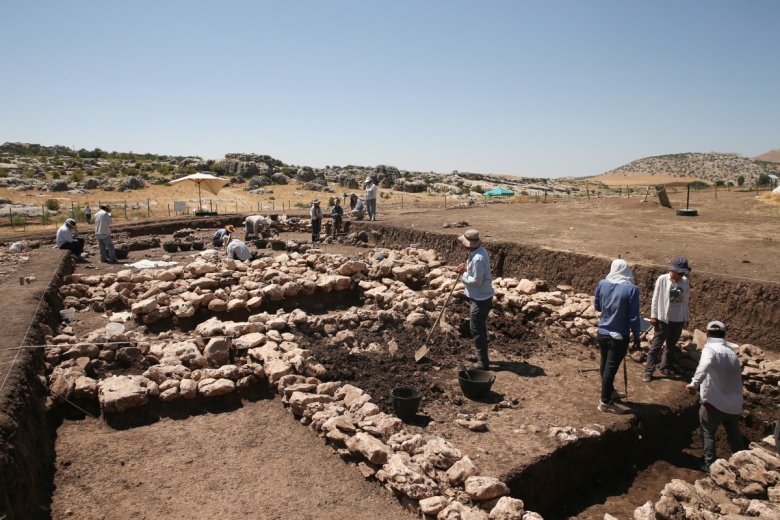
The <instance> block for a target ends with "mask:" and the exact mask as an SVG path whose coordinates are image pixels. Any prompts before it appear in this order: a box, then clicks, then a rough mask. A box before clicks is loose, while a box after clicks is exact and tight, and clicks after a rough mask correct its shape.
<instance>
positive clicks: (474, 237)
mask: <svg viewBox="0 0 780 520" xmlns="http://www.w3.org/2000/svg"><path fill="white" fill-rule="evenodd" d="M458 240H460V243H461V244H463V245H464V246H466V247H479V246H481V245H482V240H480V239H479V231H477V230H476V229H469V230H468V231H466V232H465V233H463V235H462V236H459V237H458Z"/></svg>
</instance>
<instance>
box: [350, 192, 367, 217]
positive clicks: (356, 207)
mask: <svg viewBox="0 0 780 520" xmlns="http://www.w3.org/2000/svg"><path fill="white" fill-rule="evenodd" d="M349 214H350V215H352V217H353V218H354V219H355V220H363V219H364V218H365V216H366V206H365V205H364V204H363V201H362V200H360V199H359V198H358V196H357V195H355V194H354V193H353V194H352V195H350V196H349Z"/></svg>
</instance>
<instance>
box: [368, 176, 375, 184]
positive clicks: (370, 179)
mask: <svg viewBox="0 0 780 520" xmlns="http://www.w3.org/2000/svg"><path fill="white" fill-rule="evenodd" d="M369 182H374V179H372V178H371V177H366V184H368V183H369Z"/></svg>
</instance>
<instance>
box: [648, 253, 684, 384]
mask: <svg viewBox="0 0 780 520" xmlns="http://www.w3.org/2000/svg"><path fill="white" fill-rule="evenodd" d="M690 272H691V268H690V267H689V266H688V260H687V259H686V258H685V257H684V256H678V257H677V258H675V259H674V260H673V261H672V263H671V264H669V273H667V274H662V275H661V276H659V277H658V279H657V280H656V281H655V290H654V291H653V301H652V303H651V304H650V323H651V324H652V325H653V327H654V331H653V341H652V342H651V343H650V351H649V352H648V353H647V364H646V365H645V377H644V381H645V382H648V383H649V382H650V381H652V380H653V372H655V369H656V367H658V368H659V369H660V371H661V373H662V374H664V375H665V376H669V377H675V376H677V375H678V374H676V373H675V372H674V371H673V370H672V367H671V365H672V358H673V356H674V349H675V346H676V345H677V341H678V340H679V339H680V335H681V334H682V331H683V327H684V326H685V323H686V322H687V321H688V292H689V287H690V286H689V284H688V279H687V278H686V277H685V275H686V274H688V273H690ZM659 357H660V364H659Z"/></svg>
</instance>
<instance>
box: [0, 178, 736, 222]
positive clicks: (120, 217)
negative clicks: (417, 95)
mask: <svg viewBox="0 0 780 520" xmlns="http://www.w3.org/2000/svg"><path fill="white" fill-rule="evenodd" d="M653 187H654V185H651V186H647V185H630V184H627V185H624V186H616V187H613V188H609V187H605V186H603V185H589V184H587V183H586V185H585V187H584V188H569V189H559V188H555V189H553V188H546V187H541V186H540V187H529V188H526V189H523V190H520V192H519V193H515V194H514V195H512V196H497V197H487V196H484V195H482V194H481V193H476V192H471V194H468V195H445V194H434V193H427V192H422V193H399V192H390V191H382V192H380V194H379V195H380V196H379V200H378V201H377V206H378V207H377V211H378V212H380V213H381V211H382V208H384V209H385V210H387V209H415V208H418V209H425V208H435V207H444V208H455V207H464V206H482V205H488V204H514V203H545V202H550V201H560V200H590V199H599V198H608V197H627V198H632V197H637V198H641V197H644V198H645V200H646V199H647V197H648V196H649V195H652V196H655V190H651V189H650V188H653ZM718 190H720V191H723V190H728V191H732V190H738V191H747V190H745V189H739V188H730V187H721V188H717V187H706V188H700V187H695V188H693V189H692V190H691V192H692V193H695V192H698V191H708V192H714V196H715V198H717V194H718ZM666 191H667V193H668V194H670V195H672V194H684V193H685V192H686V187H685V186H675V187H672V186H667V188H666ZM317 196H318V193H316V192H314V193H312V194H311V196H310V198H305V197H304V198H300V199H299V200H286V201H280V200H265V201H256V202H253V203H249V202H246V201H238V200H235V199H219V198H216V199H214V198H212V199H203V200H202V201H201V206H200V207H199V206H198V203H197V202H194V201H192V200H189V201H177V202H165V203H158V202H156V201H154V200H153V199H150V198H147V199H142V200H128V199H118V200H104V199H96V200H95V201H90V202H89V203H87V202H84V203H81V204H79V203H75V202H72V203H71V204H70V205H69V206H60V207H58V208H54V207H50V206H48V205H47V204H42V205H41V206H8V208H7V213H4V214H0V228H5V229H8V228H10V229H12V230H13V231H25V230H26V229H27V228H28V227H32V228H39V227H41V226H43V227H47V226H52V227H55V228H56V227H58V226H60V225H62V223H63V222H64V221H65V219H68V218H72V219H74V220H76V221H77V222H78V223H88V224H91V218H88V217H87V213H86V212H85V209H86V208H87V206H89V207H90V208H91V215H94V214H95V213H96V212H97V210H98V209H99V207H100V206H101V205H106V206H109V207H110V208H111V217H112V218H113V220H114V222H117V223H119V222H132V221H137V220H143V219H149V218H169V217H176V216H181V215H216V214H224V213H239V214H263V215H267V214H273V213H284V212H292V211H294V210H298V211H308V208H309V206H310V202H311V200H310V199H313V198H316V197H317ZM319 197H322V198H323V203H324V204H323V206H326V207H327V206H330V205H331V204H332V200H333V199H335V198H337V197H338V198H341V199H342V205H343V206H344V207H345V208H348V207H349V204H348V201H349V197H348V194H347V193H344V194H324V195H322V194H319Z"/></svg>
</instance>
